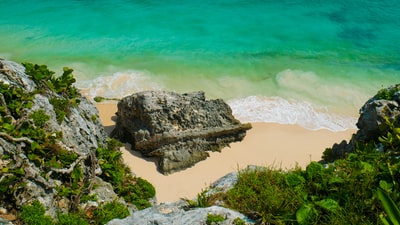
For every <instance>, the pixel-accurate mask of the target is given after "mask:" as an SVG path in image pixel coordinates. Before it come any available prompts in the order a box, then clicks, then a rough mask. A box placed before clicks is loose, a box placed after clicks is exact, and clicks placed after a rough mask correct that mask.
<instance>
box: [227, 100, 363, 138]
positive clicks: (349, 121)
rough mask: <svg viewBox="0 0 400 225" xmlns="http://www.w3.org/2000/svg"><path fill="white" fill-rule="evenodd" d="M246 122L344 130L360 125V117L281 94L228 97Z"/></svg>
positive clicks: (238, 117) (231, 104) (239, 116)
mask: <svg viewBox="0 0 400 225" xmlns="http://www.w3.org/2000/svg"><path fill="white" fill-rule="evenodd" d="M228 104H229V105H230V107H231V108H232V111H233V114H234V116H235V117H236V118H237V119H239V120H240V121H242V122H271V123H279V124H296V125H299V126H302V127H304V128H306V129H310V130H319V129H328V130H331V131H343V130H347V129H354V128H356V126H355V124H356V118H354V117H351V116H343V115H338V114H334V113H329V112H327V110H317V109H316V107H314V106H312V104H310V103H308V102H301V101H295V100H287V99H283V98H281V97H262V96H249V97H246V98H241V99H234V100H230V101H228Z"/></svg>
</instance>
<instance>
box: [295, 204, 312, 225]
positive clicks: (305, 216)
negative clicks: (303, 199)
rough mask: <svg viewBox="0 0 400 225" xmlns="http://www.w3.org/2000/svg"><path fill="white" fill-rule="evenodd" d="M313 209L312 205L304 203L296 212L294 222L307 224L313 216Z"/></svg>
mask: <svg viewBox="0 0 400 225" xmlns="http://www.w3.org/2000/svg"><path fill="white" fill-rule="evenodd" d="M315 211H316V210H315V208H314V205H313V204H308V203H305V204H303V205H302V206H301V207H300V209H299V210H297V212H296V220H297V222H298V223H299V224H309V223H310V222H311V220H312V218H313V216H314V213H316V212H315Z"/></svg>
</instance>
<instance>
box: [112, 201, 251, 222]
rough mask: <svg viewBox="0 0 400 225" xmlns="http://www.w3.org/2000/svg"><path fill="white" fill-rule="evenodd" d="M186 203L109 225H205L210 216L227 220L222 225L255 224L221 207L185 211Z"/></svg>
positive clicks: (159, 207) (172, 204) (143, 211)
mask: <svg viewBox="0 0 400 225" xmlns="http://www.w3.org/2000/svg"><path fill="white" fill-rule="evenodd" d="M184 206H185V203H184V202H176V203H171V204H161V205H157V206H153V207H151V208H147V209H144V210H141V211H138V212H135V213H133V214H132V215H131V216H130V217H127V218H125V219H122V220H121V219H114V220H112V221H110V222H108V223H107V225H127V224H130V225H142V224H147V225H186V224H191V225H205V224H206V222H207V216H208V215H220V216H222V217H223V218H225V220H224V221H222V222H219V223H218V224H220V225H232V224H235V223H234V220H235V219H236V220H238V219H240V220H242V221H243V222H245V223H246V224H254V222H253V221H251V220H250V219H248V218H247V217H245V216H244V215H243V214H241V213H238V212H236V211H233V210H231V209H226V208H223V207H220V206H211V207H208V208H195V209H192V210H188V211H185V210H184V209H183V208H184Z"/></svg>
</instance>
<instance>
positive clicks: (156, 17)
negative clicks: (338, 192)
mask: <svg viewBox="0 0 400 225" xmlns="http://www.w3.org/2000/svg"><path fill="white" fill-rule="evenodd" d="M0 15H1V17H0V57H3V58H7V59H10V60H15V61H17V62H24V61H30V62H34V63H38V64H47V65H49V66H50V67H51V68H52V69H53V70H54V71H56V72H59V71H61V70H62V67H63V66H68V67H71V68H73V69H74V70H75V73H74V74H75V76H76V77H77V78H78V83H77V85H78V86H79V87H80V88H81V89H82V90H84V91H85V92H86V93H88V94H89V95H91V96H96V95H101V96H105V97H122V96H125V95H128V94H130V93H132V92H136V91H141V90H154V89H155V90H159V89H162V90H171V91H177V92H188V91H197V90H203V91H205V92H206V94H207V96H208V97H209V98H223V99H225V100H227V101H228V102H229V104H230V105H231V107H232V108H233V111H234V113H235V115H236V116H237V117H238V118H239V119H241V120H244V121H252V122H253V121H266V122H278V123H290V124H299V125H301V126H303V127H307V128H309V129H320V128H327V129H331V130H342V129H346V128H351V127H354V122H355V117H356V116H357V110H358V109H359V108H360V107H361V105H362V104H363V103H364V102H365V101H366V100H367V99H368V98H369V97H371V96H372V95H373V94H375V93H376V91H377V90H378V89H380V88H381V87H384V86H387V85H390V84H394V83H397V82H398V80H399V78H400V55H399V52H400V45H399V41H398V40H400V8H398V7H397V2H396V1H394V0H382V1H373V0H367V1H365V0H353V1H347V0H327V1H320V0H281V1H265V0H264V1H260V0H248V1H244V0H243V1H239V0H236V1H232V0H230V1H228V0H217V1H216V0H213V1H210V0H203V1H200V0H193V1H163V2H160V1H146V0H141V1H132V0H131V1H128V0H114V1H110V0H99V1H83V0H65V1H58V2H54V1H50V0H32V1H29V2H28V3H27V2H26V1H24V2H22V1H17V0H10V1H7V2H2V3H0Z"/></svg>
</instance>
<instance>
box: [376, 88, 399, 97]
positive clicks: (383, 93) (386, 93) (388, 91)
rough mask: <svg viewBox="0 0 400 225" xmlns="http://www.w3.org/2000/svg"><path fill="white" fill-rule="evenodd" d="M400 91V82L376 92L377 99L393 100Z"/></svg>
mask: <svg viewBox="0 0 400 225" xmlns="http://www.w3.org/2000/svg"><path fill="white" fill-rule="evenodd" d="M399 91H400V84H397V85H395V86H391V87H388V88H383V89H381V90H379V91H378V93H377V94H376V98H377V99H385V100H393V97H394V95H395V94H396V93H397V92H399Z"/></svg>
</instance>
